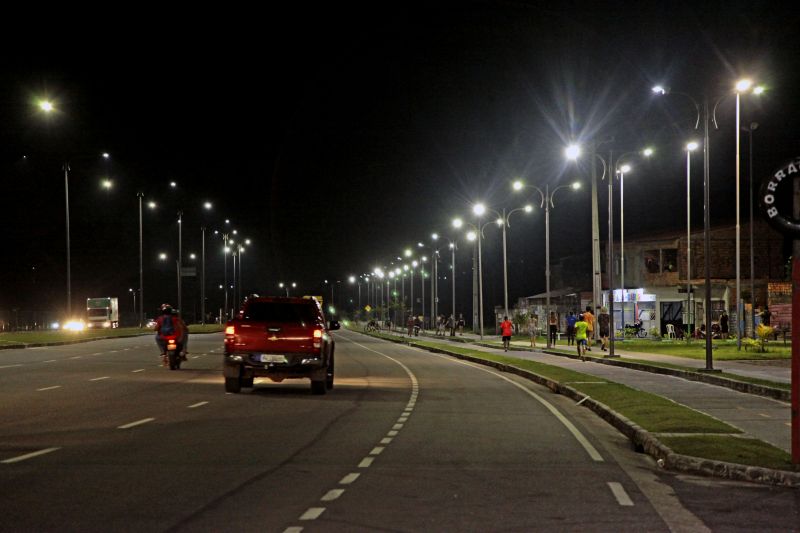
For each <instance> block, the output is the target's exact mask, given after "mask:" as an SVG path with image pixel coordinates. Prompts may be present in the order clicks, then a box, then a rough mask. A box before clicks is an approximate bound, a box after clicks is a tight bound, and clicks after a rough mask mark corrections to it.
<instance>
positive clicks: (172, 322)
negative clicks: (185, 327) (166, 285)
mask: <svg viewBox="0 0 800 533" xmlns="http://www.w3.org/2000/svg"><path fill="white" fill-rule="evenodd" d="M181 322H182V321H181V320H180V319H179V318H176V317H175V316H173V312H172V306H171V305H170V304H168V303H165V304H161V316H159V317H158V318H157V319H156V325H155V327H154V328H153V329H155V331H156V344H158V347H159V349H160V350H161V361H162V363H163V364H164V365H166V364H167V337H171V336H175V343H176V344H177V346H178V353H180V352H182V351H183V346H182V343H183V332H182V331H181V330H182V328H181Z"/></svg>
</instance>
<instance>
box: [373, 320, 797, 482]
mask: <svg viewBox="0 0 800 533" xmlns="http://www.w3.org/2000/svg"><path fill="white" fill-rule="evenodd" d="M369 335H371V336H373V337H378V338H382V339H385V340H388V341H392V342H398V343H403V344H408V345H410V346H415V347H419V348H423V349H426V350H429V351H431V352H435V353H442V354H446V355H451V356H454V357H457V358H459V359H464V360H468V361H472V362H475V363H479V364H483V365H487V366H491V367H494V368H496V369H498V370H501V371H503V372H509V373H513V374H517V375H519V376H521V377H524V378H526V379H529V380H531V381H534V382H536V383H539V384H541V385H544V386H546V387H548V388H549V389H550V390H552V391H553V392H556V393H558V394H563V395H566V396H568V397H570V398H572V399H573V400H575V401H576V402H578V403H579V404H580V405H583V406H585V407H587V408H589V409H591V410H592V411H594V412H595V413H596V414H598V415H599V416H600V417H601V418H603V419H604V420H606V421H607V422H608V423H609V424H611V425H612V426H614V427H615V428H616V429H617V430H619V431H620V432H621V433H622V434H624V435H625V436H626V437H628V439H630V440H631V442H632V443H633V444H634V446H635V447H636V449H637V450H639V451H642V452H645V453H647V454H649V455H651V456H653V457H654V458H655V459H656V460H657V462H658V465H659V466H661V467H663V468H666V469H669V470H673V471H679V472H686V473H692V474H700V475H708V476H714V477H721V478H726V479H735V480H745V481H753V482H760V483H767V484H774V485H784V486H792V487H800V472H798V471H797V469H796V467H795V466H794V465H792V463H791V456H790V455H789V454H788V453H786V452H785V451H783V450H781V449H779V448H776V447H775V446H772V445H771V444H768V443H765V442H763V441H761V440H759V439H755V438H750V437H746V436H743V435H742V432H741V431H740V430H738V429H736V428H734V427H732V426H730V425H728V424H726V423H724V422H722V421H720V420H718V419H715V418H713V417H711V416H709V415H706V414H704V413H700V412H698V411H695V410H694V409H691V408H689V407H686V406H684V405H680V404H678V403H676V402H673V401H671V400H668V399H666V398H663V397H661V396H657V395H654V394H650V393H647V392H643V391H640V390H637V389H633V388H631V387H628V386H626V385H622V384H619V383H615V382H612V381H608V380H604V379H602V378H598V377H597V376H590V375H588V374H583V373H581V372H575V371H573V370H568V369H565V368H561V367H558V366H553V365H547V364H544V363H539V362H536V361H530V360H525V359H518V358H514V357H509V356H505V355H499V354H492V353H487V352H482V351H479V350H474V349H470V348H468V347H462V346H457V345H452V344H446V343H441V342H432V341H428V340H417V339H416V338H414V339H409V338H406V337H397V336H395V335H390V334H385V333H372V334H369ZM587 382H590V383H587Z"/></svg>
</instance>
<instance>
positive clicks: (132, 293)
mask: <svg viewBox="0 0 800 533" xmlns="http://www.w3.org/2000/svg"><path fill="white" fill-rule="evenodd" d="M128 292H129V293H131V296H133V314H134V315H135V314H136V291H135V290H134V289H128Z"/></svg>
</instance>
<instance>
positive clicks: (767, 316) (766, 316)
mask: <svg viewBox="0 0 800 533" xmlns="http://www.w3.org/2000/svg"><path fill="white" fill-rule="evenodd" d="M771 318H772V313H771V312H770V310H769V306H768V305H765V306H764V310H763V311H761V323H762V324H764V325H765V326H769V321H770V320H771Z"/></svg>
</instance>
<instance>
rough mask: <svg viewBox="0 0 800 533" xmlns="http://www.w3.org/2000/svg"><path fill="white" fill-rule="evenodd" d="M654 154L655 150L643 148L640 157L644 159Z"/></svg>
mask: <svg viewBox="0 0 800 533" xmlns="http://www.w3.org/2000/svg"><path fill="white" fill-rule="evenodd" d="M654 153H655V150H653V149H652V148H650V147H649V146H648V147H647V148H645V149H644V150H642V155H643V156H645V157H650V156H651V155H653V154H654Z"/></svg>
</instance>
